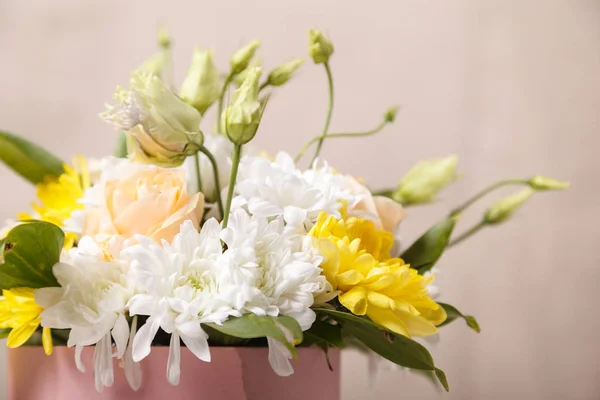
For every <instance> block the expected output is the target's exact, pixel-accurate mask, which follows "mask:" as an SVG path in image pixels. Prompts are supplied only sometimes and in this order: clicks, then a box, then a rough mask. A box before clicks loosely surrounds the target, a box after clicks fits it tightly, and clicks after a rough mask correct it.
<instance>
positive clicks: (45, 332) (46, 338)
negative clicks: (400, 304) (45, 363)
mask: <svg viewBox="0 0 600 400" xmlns="http://www.w3.org/2000/svg"><path fill="white" fill-rule="evenodd" d="M440 308H441V307H440ZM42 346H44V352H45V353H46V355H47V356H49V355H50V354H52V332H51V331H50V328H43V329H42Z"/></svg>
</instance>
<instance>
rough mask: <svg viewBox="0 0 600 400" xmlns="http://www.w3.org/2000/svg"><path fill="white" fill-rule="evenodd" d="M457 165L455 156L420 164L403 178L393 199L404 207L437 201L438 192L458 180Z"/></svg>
mask: <svg viewBox="0 0 600 400" xmlns="http://www.w3.org/2000/svg"><path fill="white" fill-rule="evenodd" d="M457 163H458V157H457V156H455V155H452V156H448V157H445V158H440V159H435V160H428V161H422V162H420V163H418V164H417V165H415V166H414V167H412V168H411V169H410V171H408V173H407V174H406V175H405V176H404V177H403V178H402V180H401V181H400V184H399V185H398V189H397V190H396V191H395V192H394V194H393V195H392V197H393V199H394V200H396V201H397V202H399V203H401V204H404V205H411V204H421V203H428V202H431V201H433V200H435V196H436V195H437V194H438V192H440V191H441V190H442V189H444V188H445V187H446V186H448V185H449V184H450V183H452V182H453V181H455V180H456V178H457V174H456V164H457Z"/></svg>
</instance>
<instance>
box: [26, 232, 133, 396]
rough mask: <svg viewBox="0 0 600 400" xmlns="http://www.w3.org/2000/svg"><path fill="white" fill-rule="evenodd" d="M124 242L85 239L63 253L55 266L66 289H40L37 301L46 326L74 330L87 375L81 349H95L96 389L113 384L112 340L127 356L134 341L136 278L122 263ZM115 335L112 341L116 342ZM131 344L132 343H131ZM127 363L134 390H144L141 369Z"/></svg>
mask: <svg viewBox="0 0 600 400" xmlns="http://www.w3.org/2000/svg"><path fill="white" fill-rule="evenodd" d="M120 247H121V243H120V242H119V241H118V240H117V239H116V238H113V239H112V240H110V241H109V242H107V243H106V244H105V245H103V246H102V247H101V246H99V245H98V244H97V243H95V242H94V241H93V240H92V239H91V238H90V237H83V238H82V239H81V240H80V241H79V245H78V247H76V248H73V249H71V250H70V251H69V252H68V253H66V252H65V253H63V256H62V257H61V262H59V263H58V264H56V265H55V266H54V268H53V273H54V275H55V276H56V279H57V280H58V283H59V284H60V287H50V288H42V289H38V290H37V291H36V293H35V301H36V303H38V304H39V305H40V306H41V307H43V308H44V311H43V312H42V314H41V318H42V326H44V327H47V328H55V329H70V330H71V331H70V333H69V340H68V343H67V346H69V347H72V346H75V347H76V362H77V367H78V369H80V370H81V371H84V367H83V365H82V363H81V358H80V357H81V351H82V349H83V347H84V346H91V345H96V346H95V354H94V372H95V381H96V389H97V390H98V391H102V388H103V387H104V386H111V385H112V383H113V380H114V373H113V363H112V356H113V354H112V340H113V339H114V342H115V344H116V350H117V351H116V357H117V358H119V359H122V358H124V356H126V355H127V354H129V352H128V351H127V347H128V343H129V336H130V330H129V324H128V323H127V320H126V318H125V313H126V305H127V302H128V301H129V299H130V298H131V297H132V295H133V294H134V281H135V280H134V276H133V274H132V273H131V271H130V270H129V266H128V264H127V263H126V262H123V261H121V260H119V254H120ZM111 337H112V339H111ZM129 346H131V343H129ZM129 361H130V360H126V361H125V364H126V365H127V366H128V368H127V369H126V371H125V373H126V375H127V377H128V380H129V382H130V384H131V386H132V387H133V388H134V389H137V388H139V385H140V383H141V382H140V381H139V379H137V380H136V379H133V377H134V376H139V372H137V371H135V369H136V368H139V366H136V365H134V364H133V363H131V362H129Z"/></svg>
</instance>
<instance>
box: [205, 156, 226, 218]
mask: <svg viewBox="0 0 600 400" xmlns="http://www.w3.org/2000/svg"><path fill="white" fill-rule="evenodd" d="M200 151H201V152H202V154H204V155H205V156H206V157H208V160H209V161H210V163H211V164H212V168H213V176H214V179H215V192H216V194H215V197H216V198H217V206H218V207H219V214H221V218H223V200H222V199H221V182H219V167H218V165H217V160H215V157H214V156H213V155H212V153H211V152H210V151H208V149H207V148H206V147H204V146H202V147H200Z"/></svg>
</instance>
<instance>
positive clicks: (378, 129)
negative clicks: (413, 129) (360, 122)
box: [295, 121, 388, 162]
mask: <svg viewBox="0 0 600 400" xmlns="http://www.w3.org/2000/svg"><path fill="white" fill-rule="evenodd" d="M387 124H388V122H387V121H383V122H381V123H380V124H379V125H378V126H377V127H376V128H374V129H371V130H370V131H365V132H354V133H331V134H329V135H321V136H317V137H314V138H312V139H311V140H309V141H308V142H307V143H306V144H305V145H304V147H302V150H300V152H299V153H298V155H297V156H296V158H295V161H296V162H298V161H300V159H301V158H302V156H303V155H304V153H305V152H306V150H308V149H309V148H310V146H312V145H313V144H314V143H315V142H317V141H319V140H323V139H325V138H326V137H328V138H330V139H333V138H352V137H365V136H371V135H374V134H376V133H378V132H381V130H382V129H383V127H384V126H386V125H387ZM313 161H314V159H313Z"/></svg>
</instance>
